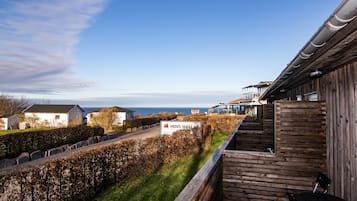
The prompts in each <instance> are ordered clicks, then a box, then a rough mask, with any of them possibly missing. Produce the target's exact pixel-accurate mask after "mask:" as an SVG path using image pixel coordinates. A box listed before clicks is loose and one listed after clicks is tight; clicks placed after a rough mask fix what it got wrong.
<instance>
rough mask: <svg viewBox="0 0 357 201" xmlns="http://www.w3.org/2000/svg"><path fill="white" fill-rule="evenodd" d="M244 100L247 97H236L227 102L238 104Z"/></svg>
mask: <svg viewBox="0 0 357 201" xmlns="http://www.w3.org/2000/svg"><path fill="white" fill-rule="evenodd" d="M244 101H247V99H245V98H238V99H236V100H233V101H231V102H229V103H228V104H239V103H241V102H244Z"/></svg>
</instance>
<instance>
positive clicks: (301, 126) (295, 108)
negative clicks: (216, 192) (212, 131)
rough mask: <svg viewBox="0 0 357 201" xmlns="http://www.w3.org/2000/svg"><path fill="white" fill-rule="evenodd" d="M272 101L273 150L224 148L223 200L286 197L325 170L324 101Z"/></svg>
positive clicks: (307, 185)
mask: <svg viewBox="0 0 357 201" xmlns="http://www.w3.org/2000/svg"><path fill="white" fill-rule="evenodd" d="M275 104H276V111H275V116H276V121H275V124H276V125H275V128H276V131H275V133H276V144H275V146H276V153H275V154H271V153H266V152H252V151H233V150H226V151H224V154H223V184H222V185H223V200H227V201H230V200H232V201H233V200H249V201H251V200H261V201H265V200H284V201H287V200H288V199H287V195H286V193H287V192H295V193H297V192H302V191H311V190H312V187H313V184H314V181H315V179H316V176H317V173H318V172H325V173H326V171H327V169H326V137H325V125H326V123H325V122H326V118H325V114H326V113H325V109H326V108H325V104H324V103H322V102H291V101H288V102H286V101H278V102H276V103H275ZM292 113H293V114H299V115H291V114H292ZM304 114H306V115H307V116H308V117H311V119H306V116H305V115H304ZM306 122H311V124H310V123H306ZM238 133H239V131H238Z"/></svg>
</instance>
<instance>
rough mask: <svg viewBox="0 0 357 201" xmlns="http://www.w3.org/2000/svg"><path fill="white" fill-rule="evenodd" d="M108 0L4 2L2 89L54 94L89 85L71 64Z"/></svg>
mask: <svg viewBox="0 0 357 201" xmlns="http://www.w3.org/2000/svg"><path fill="white" fill-rule="evenodd" d="M104 6H105V0H90V1H88V0H75V1H72V0H61V1H48V0H31V1H4V2H2V5H1V8H0V92H10V93H54V92H59V91H63V90H68V89H70V90H73V88H80V87H85V86H87V85H88V84H90V83H89V82H87V81H85V80H84V79H78V78H77V77H78V76H75V75H73V72H72V71H71V69H70V66H71V64H72V58H71V57H72V56H73V52H74V50H75V46H76V44H77V43H78V42H79V34H80V33H81V31H83V30H84V29H85V28H87V27H88V26H89V25H90V24H91V22H92V20H93V17H94V16H95V15H96V14H98V13H99V12H101V11H102V10H103V9H104Z"/></svg>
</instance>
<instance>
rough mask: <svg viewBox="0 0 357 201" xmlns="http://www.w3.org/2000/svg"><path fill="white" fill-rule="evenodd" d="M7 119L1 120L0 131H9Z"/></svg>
mask: <svg viewBox="0 0 357 201" xmlns="http://www.w3.org/2000/svg"><path fill="white" fill-rule="evenodd" d="M7 128H8V126H7V118H0V130H7Z"/></svg>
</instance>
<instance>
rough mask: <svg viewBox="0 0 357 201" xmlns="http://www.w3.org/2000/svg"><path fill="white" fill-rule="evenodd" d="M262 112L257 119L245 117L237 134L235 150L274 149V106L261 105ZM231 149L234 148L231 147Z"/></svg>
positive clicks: (263, 150)
mask: <svg viewBox="0 0 357 201" xmlns="http://www.w3.org/2000/svg"><path fill="white" fill-rule="evenodd" d="M260 108H261V110H260V111H261V112H260V115H259V118H258V119H257V120H254V121H252V120H248V119H245V120H244V121H243V123H242V124H241V126H240V127H239V130H238V132H237V134H236V136H235V147H234V148H233V149H234V150H243V151H261V152H268V151H269V150H268V148H271V149H272V150H274V132H273V128H274V124H273V118H274V111H273V110H274V106H273V104H266V105H263V106H260ZM229 149H232V148H231V147H229Z"/></svg>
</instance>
